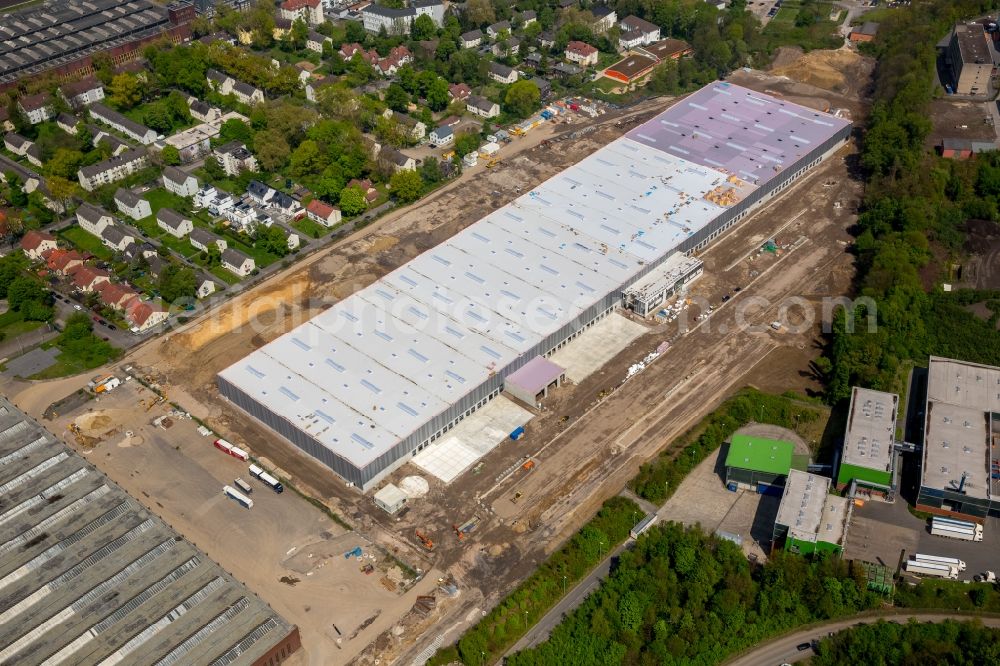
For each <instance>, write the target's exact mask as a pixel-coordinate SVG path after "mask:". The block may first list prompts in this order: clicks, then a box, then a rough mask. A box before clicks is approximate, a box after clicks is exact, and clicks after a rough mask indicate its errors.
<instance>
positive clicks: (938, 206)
mask: <svg viewBox="0 0 1000 666" xmlns="http://www.w3.org/2000/svg"><path fill="white" fill-rule="evenodd" d="M995 8H996V2H990V1H988V0H958V1H954V0H935V1H933V2H924V3H919V4H918V3H914V4H913V5H912V6H910V7H905V8H900V9H898V10H896V11H893V12H889V13H887V14H886V15H885V17H884V20H883V21H882V22H881V23H880V26H879V33H878V39H877V40H876V41H875V42H874V43H873V44H872V51H873V52H874V54H875V56H876V57H877V58H878V66H877V69H876V73H875V81H874V106H873V108H872V114H871V119H870V122H869V126H868V128H867V131H866V133H865V136H864V143H863V152H862V157H861V167H862V168H863V170H864V174H865V178H866V183H867V186H866V193H865V199H864V202H863V205H862V209H861V214H860V217H859V225H858V226H859V235H858V239H857V243H856V250H857V254H858V271H859V273H858V279H857V284H858V291H859V292H860V295H863V296H866V297H869V298H871V299H872V300H873V301H874V303H875V306H876V308H877V324H878V325H877V327H874V329H875V330H869V329H868V327H867V326H866V320H867V315H868V310H867V309H866V308H865V307H860V306H859V307H857V308H856V309H855V310H854V311H853V312H850V313H847V314H844V313H841V316H840V318H839V321H838V322H836V324H837V325H836V326H834V333H833V337H832V339H831V341H830V345H829V349H828V351H827V353H826V354H825V355H824V356H823V357H822V358H820V359H819V360H818V362H817V369H818V370H819V371H820V372H821V374H823V375H824V379H825V381H826V386H827V397H828V399H829V400H830V401H831V402H836V401H839V400H842V399H844V398H846V397H848V395H849V393H850V389H851V386H854V385H862V386H868V387H872V388H878V389H885V390H894V389H898V388H899V386H898V382H899V379H900V378H901V375H902V368H904V367H905V365H903V364H904V362H906V361H916V362H917V363H922V362H924V360H925V359H926V358H927V356H928V355H929V354H939V355H944V356H956V357H960V358H963V359H967V360H971V361H978V362H983V363H990V364H994V365H996V364H1000V333H998V332H997V330H996V327H995V319H996V316H995V314H996V313H995V314H994V316H992V317H989V318H987V319H983V318H979V317H976V316H975V315H973V314H972V313H971V312H970V311H969V310H968V309H967V308H966V307H964V306H966V305H968V304H970V303H974V302H984V303H985V304H986V305H987V307H990V306H991V305H992V306H996V305H997V303H996V299H997V297H998V296H1000V294H998V293H996V292H972V291H967V290H966V291H963V290H959V291H956V292H950V293H947V292H944V291H943V290H942V289H941V286H940V285H941V282H944V281H950V280H952V279H954V276H953V275H952V274H951V271H950V264H951V263H952V262H954V261H957V260H959V259H960V258H961V256H962V253H963V244H964V242H965V240H966V233H965V231H966V226H967V223H968V221H969V220H983V221H985V222H986V223H987V224H988V225H989V226H992V225H995V224H996V223H997V221H998V220H1000V214H998V201H1000V199H998V197H1000V155H998V154H996V153H993V154H983V155H980V156H978V157H977V159H976V160H973V161H970V162H960V161H951V160H945V159H943V158H941V157H938V156H937V155H935V154H934V153H933V151H931V150H929V149H928V146H927V139H928V136H929V134H930V131H931V122H930V120H929V114H928V107H929V104H930V102H931V101H932V99H933V97H934V96H935V95H940V94H943V93H942V92H941V90H940V87H939V86H937V85H936V84H935V59H936V52H935V44H936V43H937V42H938V41H939V40H940V39H941V37H942V36H944V35H946V34H947V33H948V30H949V29H950V27H951V26H952V25H953V24H954V23H955V22H956V21H958V20H962V19H967V18H969V17H972V16H977V15H980V14H982V13H984V12H987V11H990V10H991V9H995ZM994 309H996V308H994ZM850 319H853V320H854V324H855V326H854V331H853V332H851V331H850V330H849V329H850V327H849V326H847V324H848V323H849V320H850Z"/></svg>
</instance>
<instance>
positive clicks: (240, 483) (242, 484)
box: [233, 477, 253, 495]
mask: <svg viewBox="0 0 1000 666" xmlns="http://www.w3.org/2000/svg"><path fill="white" fill-rule="evenodd" d="M233 485H235V486H236V487H237V488H239V489H240V492H244V493H246V494H247V495H250V494H252V493H253V486H251V485H250V484H249V483H247V482H246V481H244V480H243V479H241V478H239V477H237V478H236V480H235V481H233Z"/></svg>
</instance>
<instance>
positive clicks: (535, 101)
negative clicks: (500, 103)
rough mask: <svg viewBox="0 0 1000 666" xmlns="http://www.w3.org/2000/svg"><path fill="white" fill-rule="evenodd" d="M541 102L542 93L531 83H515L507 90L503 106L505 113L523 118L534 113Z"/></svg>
mask: <svg viewBox="0 0 1000 666" xmlns="http://www.w3.org/2000/svg"><path fill="white" fill-rule="evenodd" d="M541 100H542V93H541V92H540V91H539V90H538V86H537V85H535V83H534V82H533V81H525V80H523V79H522V80H520V81H515V82H514V83H513V84H511V86H510V87H509V88H508V89H507V94H506V95H505V96H504V106H505V107H506V109H505V110H506V111H507V113H510V114H512V115H515V116H518V117H519V118H525V117H527V116H528V115H530V114H531V113H532V112H534V111H535V110H536V109H537V108H538V105H539V103H540V102H541Z"/></svg>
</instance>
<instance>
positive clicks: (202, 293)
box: [194, 278, 218, 298]
mask: <svg viewBox="0 0 1000 666" xmlns="http://www.w3.org/2000/svg"><path fill="white" fill-rule="evenodd" d="M216 289H218V287H217V286H216V284H215V281H214V280H209V279H207V278H203V279H202V281H201V284H199V285H198V289H196V290H195V292H194V293H195V296H197V297H198V298H205V297H206V296H210V295H212V294H214V293H215V290H216Z"/></svg>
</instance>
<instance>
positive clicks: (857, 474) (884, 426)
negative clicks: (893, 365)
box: [837, 386, 899, 492]
mask: <svg viewBox="0 0 1000 666" xmlns="http://www.w3.org/2000/svg"><path fill="white" fill-rule="evenodd" d="M898 405H899V396H898V395H896V394H894V393H883V392H882V391H873V390H871V389H865V388H859V387H857V386H855V387H854V390H853V392H852V393H851V407H850V410H849V411H848V412H847V430H846V431H845V432H844V449H843V452H842V454H841V457H840V467H839V469H838V471H837V485H838V487H840V488H843V487H844V486H847V485H848V484H850V483H851V482H852V481H855V482H857V484H858V485H859V486H862V487H865V488H868V489H870V490H875V491H877V492H886V491H889V490H890V489H891V488H892V478H893V472H894V470H893V467H894V461H895V458H896V456H895V455H894V453H893V444H894V442H895V440H896V411H897V407H898Z"/></svg>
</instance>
